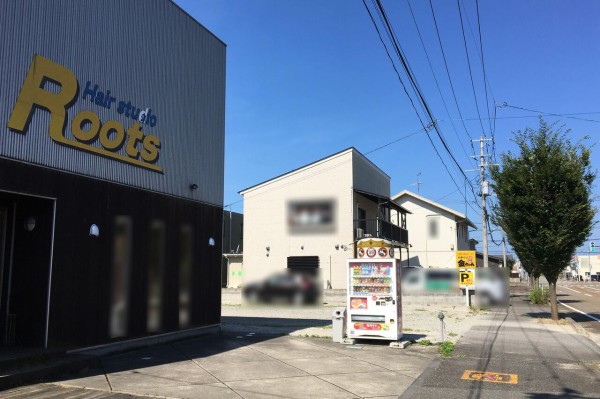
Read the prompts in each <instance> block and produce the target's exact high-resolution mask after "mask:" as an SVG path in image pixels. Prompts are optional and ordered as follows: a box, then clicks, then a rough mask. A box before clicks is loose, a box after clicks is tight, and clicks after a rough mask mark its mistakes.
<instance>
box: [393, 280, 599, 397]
mask: <svg viewBox="0 0 600 399" xmlns="http://www.w3.org/2000/svg"><path fill="white" fill-rule="evenodd" d="M565 291H567V290H565ZM584 296H585V295H584ZM586 297H587V296H586ZM511 303H512V306H510V307H509V308H508V309H498V310H496V311H495V312H494V313H492V314H491V315H490V320H489V321H488V323H483V324H481V325H479V326H474V327H472V328H471V329H470V330H469V331H468V332H467V334H465V336H463V337H462V338H461V339H460V341H459V342H458V345H457V347H456V349H455V351H454V354H453V356H452V357H451V358H445V359H441V360H440V362H439V363H438V364H437V365H435V364H433V365H432V367H430V368H429V369H428V370H426V371H425V372H424V373H423V374H422V375H421V377H419V378H418V379H417V380H416V381H415V383H413V384H412V385H411V386H410V387H409V388H408V389H407V390H406V391H405V393H404V394H403V395H402V396H401V398H402V399H409V398H410V399H438V398H439V399H463V398H468V399H513V398H514V399H516V398H527V399H546V398H556V399H558V398H571V399H583V398H599V397H600V361H599V359H600V347H598V346H597V345H595V344H594V343H593V342H591V341H590V340H589V339H588V338H586V337H585V336H583V335H579V334H576V333H574V332H573V331H572V329H570V326H568V325H556V324H552V323H549V322H548V316H549V314H548V306H545V305H531V304H529V301H528V300H527V294H526V293H523V294H521V295H519V296H518V297H513V298H512V300H511Z"/></svg>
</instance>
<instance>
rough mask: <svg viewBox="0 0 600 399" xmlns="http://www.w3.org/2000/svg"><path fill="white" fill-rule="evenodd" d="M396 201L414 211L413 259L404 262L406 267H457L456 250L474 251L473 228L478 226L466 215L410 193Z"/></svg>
mask: <svg viewBox="0 0 600 399" xmlns="http://www.w3.org/2000/svg"><path fill="white" fill-rule="evenodd" d="M392 199H393V200H394V201H395V202H396V203H398V205H400V206H402V207H403V208H405V209H407V210H408V211H410V213H409V214H408V215H407V217H406V218H407V224H408V225H409V226H410V240H409V253H410V257H409V258H408V259H403V260H402V265H403V266H421V267H425V268H453V267H456V251H462V250H471V249H474V248H472V246H473V242H472V241H471V240H470V239H469V227H470V228H473V229H476V228H477V227H476V226H475V224H474V223H473V222H472V221H471V220H469V219H468V218H467V217H466V216H465V215H464V214H462V213H460V212H457V211H455V210H454V209H451V208H448V207H446V206H444V205H441V204H438V203H437V202H434V201H432V200H430V199H427V198H425V197H422V196H420V195H418V194H415V193H413V192H410V191H408V190H404V191H402V192H400V193H398V194H396V195H395V196H393V197H392Z"/></svg>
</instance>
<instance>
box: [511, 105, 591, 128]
mask: <svg viewBox="0 0 600 399" xmlns="http://www.w3.org/2000/svg"><path fill="white" fill-rule="evenodd" d="M503 107H508V108H513V109H520V110H522V111H527V112H535V113H538V114H543V115H549V116H559V117H564V118H568V119H577V120H580V121H586V122H596V123H600V121H599V120H596V119H585V118H577V117H575V116H570V115H589V114H597V113H598V112H590V113H579V114H555V113H552V112H544V111H536V110H534V109H529V108H523V107H517V106H515V105H510V104H507V103H502V105H501V108H503Z"/></svg>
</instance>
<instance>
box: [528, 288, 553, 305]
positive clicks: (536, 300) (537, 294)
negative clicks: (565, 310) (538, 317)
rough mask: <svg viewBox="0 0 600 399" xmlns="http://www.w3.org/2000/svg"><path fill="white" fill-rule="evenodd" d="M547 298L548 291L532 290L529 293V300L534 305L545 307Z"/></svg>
mask: <svg viewBox="0 0 600 399" xmlns="http://www.w3.org/2000/svg"><path fill="white" fill-rule="evenodd" d="M549 296H550V291H549V290H542V289H541V288H534V289H533V290H531V292H530V293H529V300H530V301H531V303H533V304H534V305H545V304H547V303H548V298H549Z"/></svg>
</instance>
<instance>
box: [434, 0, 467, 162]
mask: <svg viewBox="0 0 600 399" xmlns="http://www.w3.org/2000/svg"><path fill="white" fill-rule="evenodd" d="M429 7H430V9H431V15H432V17H433V23H434V25H435V32H436V35H437V38H438V43H439V45H440V51H441V52H442V58H443V60H444V67H445V68H446V75H447V76H448V81H449V82H450V89H451V90H452V97H453V98H454V104H456V109H457V111H458V115H459V116H460V119H461V120H462V119H464V118H463V116H462V112H461V110H460V106H459V105H458V99H457V98H456V90H454V84H453V83H452V78H451V77H450V69H449V68H448V61H447V60H446V53H445V52H444V46H443V44H442V37H441V35H440V30H439V27H438V23H437V18H436V17H435V11H434V9H433V3H432V1H431V0H429ZM462 125H463V128H464V129H465V133H467V136H468V137H469V142H470V143H471V149H472V150H473V154H475V147H474V146H473V137H471V134H469V130H468V129H467V126H466V125H465V123H464V121H463V123H462Z"/></svg>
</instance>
